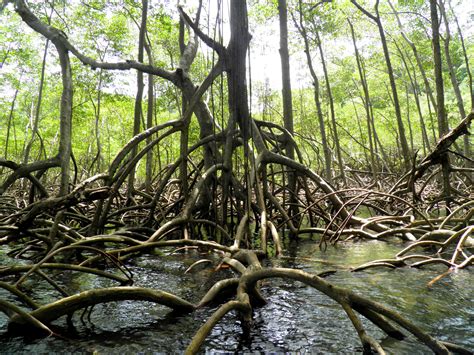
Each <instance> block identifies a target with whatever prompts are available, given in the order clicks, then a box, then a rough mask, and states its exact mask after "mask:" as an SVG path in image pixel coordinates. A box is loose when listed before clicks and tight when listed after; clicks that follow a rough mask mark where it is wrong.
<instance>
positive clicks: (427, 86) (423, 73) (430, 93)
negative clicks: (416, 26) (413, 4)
mask: <svg viewBox="0 0 474 355" xmlns="http://www.w3.org/2000/svg"><path fill="white" fill-rule="evenodd" d="M388 4H389V5H390V7H391V8H392V11H393V13H394V14H395V18H396V19H397V23H398V27H399V28H400V33H401V35H402V37H403V39H404V40H405V42H406V43H407V44H408V45H409V46H410V48H411V50H412V52H413V55H414V56H415V60H416V64H417V66H418V70H419V71H420V73H421V76H422V78H423V83H424V84H425V89H426V94H427V96H428V98H429V102H431V104H432V105H433V107H434V108H435V110H436V100H435V98H434V95H433V90H432V89H431V85H430V82H429V80H428V76H427V75H426V71H425V68H424V66H423V62H422V61H421V58H420V55H419V54H418V49H417V48H416V46H415V44H414V43H413V42H412V41H411V40H410V39H409V38H408V36H407V35H406V34H405V32H404V30H403V25H402V22H401V21H400V16H399V15H398V12H397V10H396V9H395V7H394V6H393V5H392V2H391V1H390V0H389V1H388Z"/></svg>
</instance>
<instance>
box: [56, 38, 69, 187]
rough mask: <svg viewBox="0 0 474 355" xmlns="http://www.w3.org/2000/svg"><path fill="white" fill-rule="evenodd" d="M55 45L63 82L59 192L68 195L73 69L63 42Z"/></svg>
mask: <svg viewBox="0 0 474 355" xmlns="http://www.w3.org/2000/svg"><path fill="white" fill-rule="evenodd" d="M55 46H56V48H57V50H58V54H59V62H60V64H61V76H62V84H63V92H62V95H61V108H60V114H59V119H60V124H59V132H60V133H59V135H60V137H59V159H60V166H61V185H60V190H59V194H60V195H66V194H67V193H68V192H69V182H70V180H71V177H70V176H71V174H70V170H69V165H70V160H71V154H72V144H71V133H72V97H73V91H72V71H71V62H70V59H69V52H68V50H67V49H66V48H64V47H63V45H62V44H61V43H55Z"/></svg>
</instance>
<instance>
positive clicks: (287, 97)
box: [278, 0, 298, 217]
mask: <svg viewBox="0 0 474 355" xmlns="http://www.w3.org/2000/svg"><path fill="white" fill-rule="evenodd" d="M278 13H279V20H280V57H281V73H282V97H283V121H284V127H285V129H286V130H287V131H288V132H289V133H290V134H291V135H293V133H294V128H293V101H292V96H291V75H290V55H289V53H288V13H287V4H286V0H278ZM285 150H286V155H287V156H288V158H290V159H294V158H295V152H294V147H293V144H292V142H291V141H288V142H287V144H286V147H285ZM285 169H287V168H285ZM288 189H289V190H290V194H292V195H291V196H292V198H291V199H290V201H289V202H290V204H291V206H292V208H290V217H292V216H294V215H296V214H297V213H298V208H297V206H296V196H295V195H293V193H294V192H296V176H295V174H294V173H293V172H291V171H290V172H289V173H288Z"/></svg>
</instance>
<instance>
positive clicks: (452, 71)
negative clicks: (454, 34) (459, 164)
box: [439, 1, 473, 157]
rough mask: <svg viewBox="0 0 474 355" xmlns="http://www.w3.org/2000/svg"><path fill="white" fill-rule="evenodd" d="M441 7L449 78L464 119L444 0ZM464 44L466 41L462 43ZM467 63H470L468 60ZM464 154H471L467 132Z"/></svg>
mask: <svg viewBox="0 0 474 355" xmlns="http://www.w3.org/2000/svg"><path fill="white" fill-rule="evenodd" d="M439 9H440V11H441V16H442V17H443V19H444V27H445V32H446V33H445V39H444V53H445V56H446V64H447V65H448V71H449V78H450V79H451V85H452V87H453V91H454V95H455V96H456V103H457V106H458V111H459V115H460V117H459V120H460V121H461V120H463V119H464V117H466V110H465V109H464V101H463V98H462V94H461V89H460V88H459V82H458V80H457V78H456V71H455V68H454V65H453V61H452V58H451V51H450V50H449V44H450V41H451V32H450V29H449V21H448V17H447V13H446V9H445V7H444V4H443V2H442V1H440V2H439ZM462 45H463V46H464V43H462ZM466 60H467V57H466ZM466 63H468V62H467V61H466ZM466 69H467V70H468V73H469V66H468V65H467V68H466ZM468 75H469V76H468V77H469V79H470V80H469V83H470V84H471V88H470V93H471V95H472V90H473V89H472V76H470V75H472V74H471V73H469V74H468ZM464 155H465V156H466V157H470V156H471V145H470V142H469V135H467V134H465V135H464Z"/></svg>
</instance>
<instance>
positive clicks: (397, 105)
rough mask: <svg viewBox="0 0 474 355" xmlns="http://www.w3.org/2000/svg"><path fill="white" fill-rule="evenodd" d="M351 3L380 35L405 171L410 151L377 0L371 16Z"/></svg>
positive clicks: (408, 165)
mask: <svg viewBox="0 0 474 355" xmlns="http://www.w3.org/2000/svg"><path fill="white" fill-rule="evenodd" d="M351 2H352V3H353V4H354V5H355V6H356V7H357V8H358V9H359V10H361V11H362V12H363V13H364V14H365V15H366V16H367V17H369V18H370V19H371V20H372V21H374V22H375V24H376V25H377V28H378V30H379V35H380V40H381V41H382V49H383V54H384V57H385V63H386V65H387V73H388V78H389V81H390V87H391V90H392V96H393V104H394V108H395V117H396V119H397V127H398V135H399V139H400V147H401V151H402V154H403V162H404V167H405V169H406V170H409V169H410V163H411V162H410V157H411V154H410V150H409V149H408V142H407V138H406V134H405V127H404V124H403V120H402V113H401V109H400V101H399V99H398V91H397V84H396V82H395V76H394V74H393V67H392V62H391V59H390V52H389V50H388V45H387V39H386V37H385V31H384V28H383V24H382V20H381V18H380V14H379V10H378V7H379V0H377V1H376V3H375V13H376V15H375V16H374V15H372V14H371V13H369V12H368V11H367V10H365V9H364V8H363V7H361V6H360V5H359V4H358V3H357V2H356V1H355V0H351Z"/></svg>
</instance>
